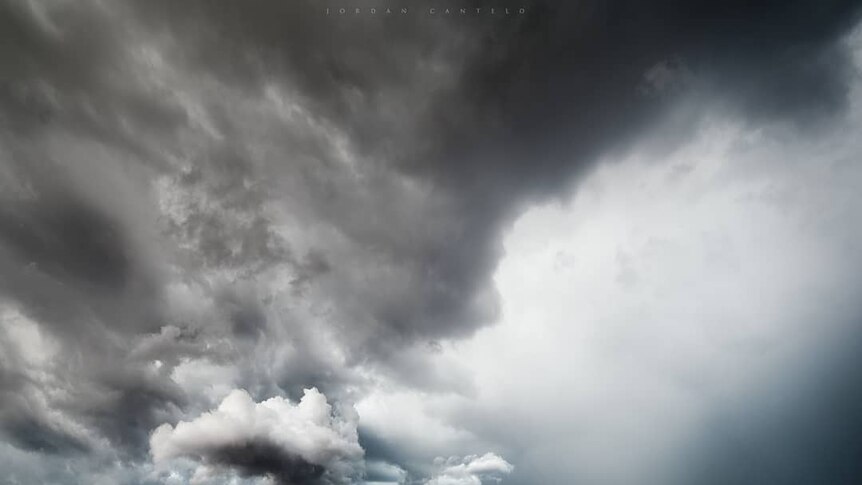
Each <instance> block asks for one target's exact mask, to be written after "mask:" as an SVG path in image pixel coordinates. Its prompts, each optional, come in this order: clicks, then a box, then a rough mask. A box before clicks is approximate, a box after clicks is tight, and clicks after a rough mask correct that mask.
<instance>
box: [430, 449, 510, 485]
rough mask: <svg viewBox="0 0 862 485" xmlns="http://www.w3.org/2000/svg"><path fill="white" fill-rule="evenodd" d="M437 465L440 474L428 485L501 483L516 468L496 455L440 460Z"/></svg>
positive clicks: (488, 454) (436, 461)
mask: <svg viewBox="0 0 862 485" xmlns="http://www.w3.org/2000/svg"><path fill="white" fill-rule="evenodd" d="M435 464H436V465H438V466H439V467H440V472H439V473H438V474H437V475H436V476H434V477H433V478H431V479H430V480H428V481H427V482H426V485H482V483H483V481H485V482H486V483H487V481H493V482H499V481H500V480H501V479H502V476H503V475H508V474H509V473H511V472H512V470H513V469H514V467H513V466H512V465H511V464H510V463H509V462H507V461H506V460H504V459H503V458H501V457H500V456H498V455H495V454H494V453H485V454H484V455H482V456H478V455H470V456H465V457H464V458H459V457H450V458H448V459H443V458H438V459H437V460H435Z"/></svg>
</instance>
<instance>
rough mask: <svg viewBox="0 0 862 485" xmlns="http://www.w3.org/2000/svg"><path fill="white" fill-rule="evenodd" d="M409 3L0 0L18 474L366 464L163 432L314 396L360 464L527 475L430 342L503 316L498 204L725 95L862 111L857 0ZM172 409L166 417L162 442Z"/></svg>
mask: <svg viewBox="0 0 862 485" xmlns="http://www.w3.org/2000/svg"><path fill="white" fill-rule="evenodd" d="M378 1H379V0H359V1H358V2H355V3H357V4H358V6H362V7H365V6H369V5H371V4H374V3H376V2H378ZM507 1H508V0H507ZM423 2H424V0H404V2H403V3H405V4H406V5H408V6H409V8H411V9H412V10H413V11H415V12H417V13H416V14H411V15H405V16H399V17H397V18H395V17H391V18H386V17H384V16H377V17H370V16H349V17H348V16H345V17H336V16H330V17H327V16H325V15H324V13H323V9H324V8H325V7H326V6H338V5H336V4H337V2H336V1H335V0H324V1H322V2H321V1H318V0H295V1H294V0H291V1H284V0H254V1H238V0H227V1H222V2H213V1H210V0H188V1H182V2H177V1H174V0H153V1H136V0H127V1H115V2H105V1H99V0H82V1H78V2H62V1H61V2H32V1H26V0H8V1H4V2H0V469H3V470H4V471H6V472H7V474H8V476H9V477H10V478H9V479H10V481H18V482H23V483H69V482H72V483H79V482H88V483H110V484H113V483H136V484H137V483H150V482H155V483H158V482H159V481H162V478H164V477H163V476H162V475H159V474H158V473H155V474H154V469H153V466H154V465H153V463H152V457H153V455H151V453H150V452H151V451H153V452H157V453H156V455H158V456H165V457H166V456H179V455H190V456H192V457H193V458H195V459H197V460H200V461H201V462H203V463H204V464H206V465H207V466H210V465H212V467H214V468H212V469H216V468H218V473H221V472H222V471H224V472H225V473H227V472H228V471H230V470H234V471H237V472H240V474H241V475H243V476H251V475H255V474H257V475H267V474H269V475H270V476H273V477H278V476H279V473H281V474H282V476H290V473H293V472H290V470H294V469H296V470H302V472H301V473H306V474H307V475H309V476H313V475H315V474H318V473H319V474H320V477H329V475H327V473H330V474H333V475H332V476H331V477H329V478H327V479H329V480H336V477H347V476H351V477H352V476H353V475H351V474H352V473H354V471H355V470H360V469H361V466H360V464H357V463H355V461H357V460H358V461H361V460H359V459H357V460H354V459H353V458H350V459H348V455H343V456H342V455H339V456H342V458H339V459H338V460H336V462H338V463H342V462H343V463H350V464H351V467H353V466H354V465H356V466H357V467H358V468H355V469H354V468H351V471H349V472H348V471H330V470H335V468H331V467H332V466H333V465H334V463H333V462H330V461H327V460H325V459H323V458H320V457H318V456H317V455H308V456H306V455H302V454H301V453H300V451H301V450H302V449H303V448H301V447H300V448H291V447H290V446H288V445H287V442H283V441H278V440H276V439H274V438H272V437H269V438H268V439H267V440H263V441H254V442H250V443H247V445H248V446H247V447H245V448H241V449H240V451H237V449H236V448H230V446H229V443H228V442H227V441H223V442H219V443H221V444H225V445H226V446H227V448H225V447H217V446H216V447H214V446H208V445H207V443H204V441H205V439H204V438H203V437H204V436H209V435H200V436H201V437H200V439H199V440H197V441H195V440H191V441H188V442H186V441H182V440H180V441H177V440H179V438H177V436H182V434H181V433H180V434H178V433H179V430H182V429H190V430H197V429H199V428H200V430H203V427H201V426H202V425H200V422H201V421H200V420H201V419H204V418H201V417H200V416H210V417H208V418H206V420H204V422H205V423H206V422H210V421H214V420H216V419H217V418H216V417H212V416H221V418H222V419H239V417H238V415H236V416H235V415H233V414H231V413H229V412H225V413H222V414H219V413H221V411H218V410H216V411H211V410H213V409H217V408H218V406H219V403H222V404H224V403H225V402H228V404H229V406H228V407H229V408H231V405H230V403H234V402H235V404H236V406H238V407H242V408H243V409H247V410H249V411H248V412H249V413H250V414H252V415H254V414H255V413H262V412H263V410H267V409H269V407H267V406H270V405H267V406H264V407H263V408H260V406H263V403H282V404H283V405H284V406H288V403H289V402H302V401H300V399H301V398H303V396H304V394H303V393H304V389H308V388H316V389H319V390H320V392H321V393H322V394H325V395H326V397H327V399H328V402H332V403H333V405H334V406H335V407H336V408H338V409H341V408H344V409H349V408H350V406H351V405H352V404H357V408H358V409H360V411H362V410H365V411H366V413H365V414H364V415H362V416H361V417H360V420H359V422H358V423H353V426H355V428H356V429H355V432H356V433H357V441H356V443H354V444H358V445H359V446H360V447H361V448H362V449H363V450H364V453H365V454H364V456H365V460H366V461H367V463H368V467H367V470H366V479H368V480H372V478H373V477H379V478H380V481H395V482H404V483H422V482H423V481H427V480H429V479H430V477H431V476H433V475H434V473H436V472H438V471H439V470H436V471H435V470H434V469H432V468H429V463H430V461H431V460H432V459H433V457H435V456H449V455H453V454H454V455H459V456H467V455H470V454H473V453H477V452H482V451H484V450H499V452H500V453H501V454H502V455H503V456H505V457H506V458H507V459H510V460H512V461H513V463H514V464H515V465H516V466H517V468H516V469H515V471H513V472H512V474H511V475H510V476H509V478H508V479H507V480H521V483H530V478H529V477H528V476H527V474H528V473H535V470H536V469H541V467H537V466H534V467H525V466H521V463H520V462H518V461H516V460H515V459H513V458H511V457H510V454H509V451H515V452H516V453H519V450H520V449H521V448H520V447H519V445H518V444H519V442H520V440H521V438H520V437H519V436H517V433H513V435H515V436H510V435H505V436H504V435H503V434H502V433H501V432H499V429H498V428H500V427H499V426H496V425H488V426H487V427H483V426H476V427H474V428H472V429H468V428H470V427H468V426H465V425H464V423H463V422H461V421H459V420H458V419H455V417H453V415H455V414H457V412H456V411H455V410H453V409H452V406H451V403H450V402H448V401H447V399H449V398H451V397H452V396H458V397H460V398H463V399H468V400H469V398H472V397H476V396H477V395H478V394H479V393H481V391H482V389H483V385H482V382H481V379H480V378H477V376H476V372H475V369H472V368H471V365H472V363H468V364H464V363H463V362H458V359H454V361H453V360H448V359H446V358H444V357H445V356H446V355H445V354H446V352H447V351H448V350H450V346H451V345H453V342H463V341H465V340H467V339H470V338H472V337H473V336H474V335H476V333H477V332H479V331H481V330H482V329H484V328H486V327H488V326H489V325H490V324H492V323H494V322H497V321H498V320H500V318H501V316H502V315H503V311H504V309H505V307H506V302H505V301H502V300H501V294H500V292H499V291H498V290H499V288H498V286H497V285H496V284H495V281H494V274H495V271H496V269H497V265H498V262H499V260H500V258H501V256H502V255H503V253H504V246H503V243H502V240H503V234H504V233H505V232H506V230H507V228H509V226H510V225H511V223H512V221H513V220H515V219H516V218H517V216H518V215H519V214H521V213H522V212H523V211H524V210H525V209H527V208H529V207H531V206H533V205H535V204H541V203H546V202H548V201H550V200H555V199H557V198H558V197H561V196H563V197H564V196H566V195H568V193H569V191H570V190H572V188H573V187H574V188H577V187H579V183H580V182H581V181H582V180H584V177H586V176H587V175H588V174H590V173H591V172H592V171H593V170H594V169H595V168H596V167H597V166H599V165H598V164H599V162H600V161H601V160H614V159H616V158H614V157H618V156H621V154H623V153H628V152H629V151H630V150H631V149H633V147H636V148H637V149H638V150H639V151H642V152H644V153H646V154H650V155H653V158H651V159H661V158H662V156H663V155H664V154H667V153H672V152H674V151H675V150H677V149H678V148H679V147H680V146H684V145H685V144H686V143H687V141H688V140H690V139H693V138H694V137H695V135H697V130H698V129H699V128H698V127H700V126H702V124H703V123H704V122H706V121H708V120H710V119H712V118H713V116H715V115H716V114H718V115H720V116H726V117H729V118H733V119H736V120H739V122H740V123H741V124H742V125H743V126H745V127H746V129H751V130H758V129H761V128H762V127H765V126H771V127H774V126H780V127H783V129H784V130H787V131H780V130H779V131H780V133H783V135H782V136H786V137H788V138H806V139H808V138H810V139H811V140H814V142H812V143H816V141H817V140H820V139H821V138H818V137H819V136H821V135H822V134H823V132H824V131H828V129H829V128H830V126H832V125H831V123H835V122H836V120H841V119H842V117H845V116H847V113H851V112H853V108H854V106H855V105H854V102H855V101H854V99H855V98H853V97H852V96H851V94H852V92H853V91H852V89H851V88H852V86H853V85H854V84H853V83H855V82H856V81H855V79H856V78H855V69H856V66H857V64H854V59H853V50H852V45H853V42H852V41H851V40H849V39H850V37H848V36H849V34H850V32H851V29H853V27H854V25H855V24H856V22H857V20H858V19H859V13H860V9H859V7H858V5H857V4H856V3H857V2H853V1H849V0H848V1H844V0H838V1H835V2H827V3H825V4H824V3H823V2H818V1H798V2H773V1H763V2H757V1H755V2H750V1H746V2H742V1H739V2H727V1H714V0H699V1H682V0H661V1H659V2H650V3H649V4H648V3H647V2H629V1H607V0H586V1H578V2H562V3H561V2H551V1H544V0H538V1H534V2H531V4H530V5H529V8H528V9H527V13H526V14H524V15H517V16H508V17H502V16H500V17H490V16H487V17H476V18H470V19H467V18H463V19H455V18H448V19H447V18H440V17H437V18H434V19H431V18H429V17H428V16H423V15H421V14H419V13H418V12H419V11H421V7H422V5H423ZM467 3H469V4H470V5H473V4H476V5H479V4H480V3H481V2H473V1H472V0H471V1H469V2H467ZM503 3H506V2H505V1H504V2H503ZM852 126H855V125H852ZM848 131H852V130H850V129H848ZM740 144H741V145H745V142H740ZM849 158H852V157H849ZM835 163H836V164H840V163H848V164H849V163H852V161H845V162H841V161H836V162H835ZM685 173H686V168H685V167H684V166H681V168H680V169H679V174H680V175H679V176H680V177H681V176H682V175H684V174H685ZM725 176H727V177H731V178H732V177H746V176H748V174H747V173H745V172H744V171H741V172H738V173H735V174H733V175H732V176H731V175H725ZM716 179H717V180H723V179H722V178H721V177H720V176H717V177H716ZM717 183H718V182H717ZM801 185H804V184H801ZM779 195H780V194H779ZM848 244H850V243H848ZM850 246H852V244H850ZM620 262H621V263H620V264H621V268H622V269H620V275H621V276H620V278H621V281H629V282H632V284H634V283H633V282H634V281H635V280H636V279H637V275H638V274H639V273H638V272H637V270H636V268H635V267H634V265H635V263H634V262H631V261H630V257H629V255H628V254H627V253H620ZM627 262H631V264H632V266H631V267H629V266H626V265H625V263H627ZM573 313H577V312H574V311H573ZM848 318H850V317H848ZM499 355H506V354H505V353H504V352H502V351H501V352H500V353H499ZM477 365H478V364H477ZM234 389H245V390H246V392H247V396H246V397H242V399H241V398H240V397H237V396H238V395H237V394H236V393H232V390H234ZM379 396H397V398H396V400H398V402H399V403H406V404H408V405H409V406H408V407H409V409H406V410H405V409H399V410H398V411H397V412H398V413H399V414H398V415H399V416H401V417H403V418H404V419H403V420H402V421H400V422H398V423H394V422H391V420H387V418H386V416H387V415H388V412H389V410H388V408H387V406H388V404H387V402H386V400H385V399H382V398H381V399H378V397H379ZM306 399H308V398H306ZM225 400H227V401H225ZM273 400H274V401H273ZM240 401H241V402H242V403H244V404H242V405H240V404H239V403H240ZM312 401H314V399H312ZM481 402H486V401H481ZM249 403H252V404H249ZM254 403H258V404H254ZM271 405H272V406H274V404H271ZM298 406H299V405H298ZM309 406H311V405H310V404H309ZM426 408H428V409H426ZM284 409H294V408H289V407H286V408H284ZM296 409H298V408H296ZM426 411H427V412H426ZM267 412H268V411H267ZM291 412H293V411H291ZM297 412H298V411H297ZM464 412H465V413H466V411H464ZM474 412H475V411H474ZM206 413H212V414H206ZM276 414H277V413H276ZM467 414H469V413H467ZM478 414H480V415H483V416H484V414H482V413H481V412H478ZM346 416H347V415H346V414H345V415H342V418H339V419H346ZM488 416H489V417H490V416H491V414H488ZM350 419H352V418H350ZM489 419H490V418H489ZM288 421H289V420H288ZM348 421H349V420H348ZM473 421H475V422H476V423H480V422H482V420H480V419H478V418H476V419H474V420H473ZM279 422H281V421H279ZM285 422H287V421H285ZM291 422H293V421H291ZM298 422H303V421H302V419H299V421H298ZM340 422H341V421H338V420H337V419H336V421H333V423H340ZM350 422H352V421H350ZM165 423H167V424H168V425H169V426H175V427H173V428H170V429H172V430H173V431H171V434H170V435H166V434H165V433H167V431H165V430H167V429H169V428H165V427H162V428H159V427H160V426H163V425H164V424H165ZM179 423H184V424H179ZM323 427H324V428H325V427H326V426H323ZM156 429H160V430H161V431H160V432H159V433H157V435H158V436H160V437H161V438H165V437H166V436H170V437H173V439H169V440H168V439H167V438H165V439H166V441H164V442H162V441H159V440H157V442H158V443H160V444H159V445H157V446H155V447H154V448H153V449H152V450H151V447H150V440H151V436H152V433H153V431H154V430H156ZM489 429H490V430H492V431H493V432H492V431H489ZM258 431H259V430H258ZM243 432H248V433H251V434H248V435H242V436H248V437H249V439H251V437H257V436H259V433H258V432H257V431H254V433H252V430H246V431H243ZM237 433H239V432H238V431H237ZM192 434H195V433H192ZM236 436H240V434H237V435H236ZM339 436H341V435H339ZM345 436H346V435H345ZM404 437H410V440H407V441H409V442H407V443H405V440H404V439H402V438H404ZM212 438H213V439H216V438H218V436H215V435H214V436H212ZM348 441H350V440H348ZM289 442H290V443H294V444H296V443H300V442H301V440H300V441H295V440H290V441H289ZM180 443H185V444H183V445H182V446H180ZM173 446H176V447H174V448H172V447H173ZM296 446H299V445H296ZM323 448H324V449H326V447H325V446H324V447H323ZM447 448H448V449H447ZM170 450H175V451H170ZM306 451H308V450H306ZM308 452H309V453H310V451H308ZM283 453H289V455H282V454H283ZM276 456H282V457H283V458H284V457H288V456H289V458H285V459H284V460H281V459H279V460H276V461H278V463H282V462H285V463H287V464H286V465H285V464H283V466H285V467H287V468H285V469H283V470H281V471H279V470H280V469H279V468H278V467H279V466H282V465H277V464H276V463H275V462H273V461H272V460H273V459H274V458H273V457H276ZM349 456H354V455H349ZM518 456H520V459H522V460H524V461H528V459H529V457H526V456H525V455H523V454H520V455H518ZM333 459H334V458H333ZM178 460H181V459H180V458H178ZM315 460H317V461H315ZM324 462H325V463H324ZM345 466H346V465H345ZM316 467H322V468H325V470H323V469H321V468H316ZM336 468H338V467H336ZM339 470H340V468H339ZM523 470H530V471H523ZM202 473H203V472H202ZM213 473H216V472H213ZM297 473H299V472H297ZM356 473H359V472H356ZM520 474H523V475H520ZM303 476H304V475H303ZM525 477H526V478H525ZM251 479H252V478H249V480H251ZM293 479H294V480H296V478H295V477H294V478H293ZM165 480H167V478H165ZM345 480H346V478H345ZM351 480H352V478H351ZM540 481H544V482H545V483H561V482H566V480H561V478H560V477H559V476H549V477H545V479H544V480H540Z"/></svg>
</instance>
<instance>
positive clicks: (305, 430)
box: [150, 389, 363, 485]
mask: <svg viewBox="0 0 862 485" xmlns="http://www.w3.org/2000/svg"><path fill="white" fill-rule="evenodd" d="M150 447H151V453H152V456H153V460H154V461H155V463H157V464H159V463H163V462H165V461H167V460H170V459H173V458H180V457H186V458H191V459H194V460H197V461H199V462H201V464H202V465H204V468H203V469H201V470H199V471H198V472H197V473H196V476H198V477H199V479H200V477H204V476H208V475H217V472H218V469H219V468H223V469H226V470H227V471H231V470H236V471H238V472H239V473H240V474H241V475H246V476H265V477H271V478H273V479H275V480H277V481H278V483H284V484H296V485H298V484H345V483H353V482H354V481H355V480H356V479H358V477H359V476H360V475H361V474H362V458H363V450H362V448H361V447H360V446H359V443H358V437H357V432H356V416H355V414H351V413H350V412H346V413H337V414H333V410H332V406H331V405H330V404H329V403H328V402H327V400H326V396H324V395H323V394H321V393H320V392H319V391H318V390H317V389H306V390H305V394H304V396H303V397H302V399H301V400H300V401H299V402H298V403H297V404H292V403H291V402H290V401H288V400H286V399H284V398H278V397H276V398H270V399H267V400H265V401H263V402H260V403H255V402H254V400H252V398H251V396H250V395H249V394H248V393H247V392H246V391H244V390H234V391H232V392H231V393H230V394H228V395H227V397H225V398H224V400H223V401H222V402H221V404H220V405H219V406H218V408H217V409H215V410H213V411H210V412H208V413H204V414H203V415H201V416H199V417H197V418H195V419H193V420H191V421H181V422H179V423H177V424H176V426H171V425H170V424H163V425H162V426H159V427H158V428H157V429H156V430H155V431H153V434H152V436H151V437H150Z"/></svg>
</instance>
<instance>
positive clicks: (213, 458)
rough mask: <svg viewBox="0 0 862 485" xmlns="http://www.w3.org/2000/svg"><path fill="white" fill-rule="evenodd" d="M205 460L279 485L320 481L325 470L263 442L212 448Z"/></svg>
mask: <svg viewBox="0 0 862 485" xmlns="http://www.w3.org/2000/svg"><path fill="white" fill-rule="evenodd" d="M207 457H208V462H210V463H212V464H214V465H219V466H226V467H232V468H235V469H237V470H239V471H240V473H241V474H243V475H246V476H269V477H272V478H274V479H276V480H277V482H278V483H279V484H282V485H312V484H320V483H321V482H320V478H321V476H323V472H324V471H325V469H324V468H323V467H322V466H320V465H315V464H313V463H309V462H307V461H305V460H303V459H302V457H299V456H294V455H290V454H288V453H286V452H284V450H282V449H281V448H279V447H278V446H275V445H273V444H270V443H266V442H254V441H253V442H250V443H245V444H242V445H236V446H230V447H224V448H219V449H216V450H212V451H210V452H208V453H207Z"/></svg>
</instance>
